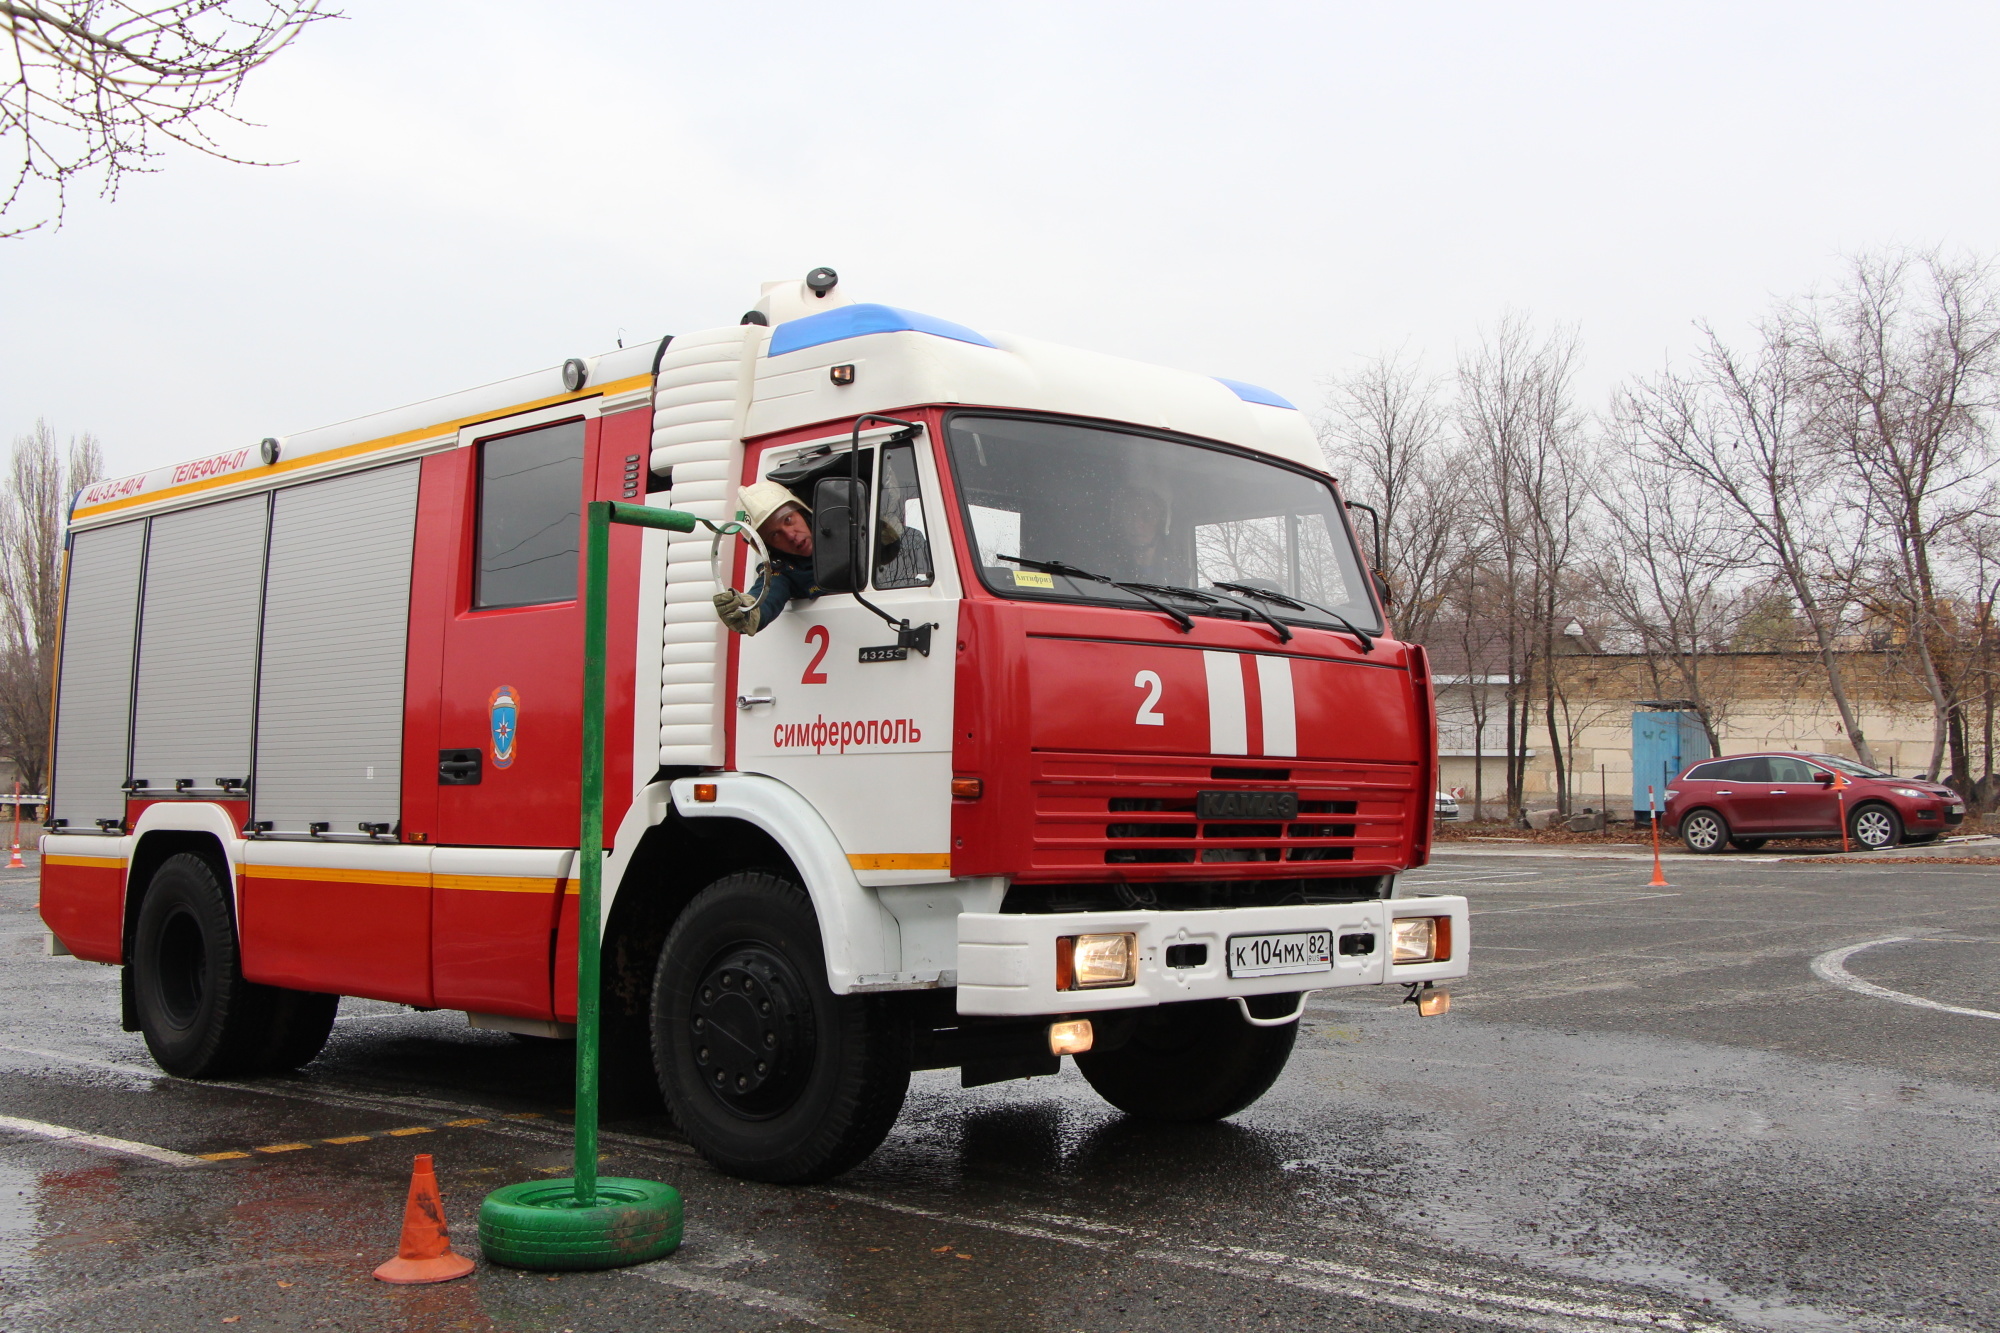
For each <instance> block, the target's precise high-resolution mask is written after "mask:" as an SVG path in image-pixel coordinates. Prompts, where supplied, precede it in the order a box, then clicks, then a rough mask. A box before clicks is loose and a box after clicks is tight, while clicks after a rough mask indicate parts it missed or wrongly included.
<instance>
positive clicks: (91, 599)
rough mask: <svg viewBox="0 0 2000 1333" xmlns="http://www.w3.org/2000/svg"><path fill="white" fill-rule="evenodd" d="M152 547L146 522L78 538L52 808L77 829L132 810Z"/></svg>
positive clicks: (66, 610)
mask: <svg viewBox="0 0 2000 1333" xmlns="http://www.w3.org/2000/svg"><path fill="white" fill-rule="evenodd" d="M145 549H146V525H145V523H144V522H143V521H140V522H134V523H124V524H120V525H119V526H118V527H115V528H97V529H95V530H93V531H90V532H79V533H77V534H76V535H75V536H74V537H73V538H72V539H71V541H70V555H69V587H68V590H67V596H66V599H65V602H64V606H63V628H62V680H61V683H60V686H59V688H58V690H57V693H56V768H55V773H54V775H53V779H52V780H53V781H54V783H55V792H54V796H53V806H52V809H51V810H50V813H51V814H52V815H53V816H54V817H55V818H57V819H63V820H67V821H68V822H69V826H70V827H71V828H74V829H88V828H91V827H93V826H94V825H95V824H96V822H97V821H98V820H100V819H121V820H122V819H123V818H124V817H125V792H124V783H125V778H126V772H125V759H126V755H127V754H128V753H129V750H130V746H131V728H132V639H133V636H134V635H135V634H136V633H137V632H138V628H139V574H140V562H141V559H142V558H143V556H144V553H145Z"/></svg>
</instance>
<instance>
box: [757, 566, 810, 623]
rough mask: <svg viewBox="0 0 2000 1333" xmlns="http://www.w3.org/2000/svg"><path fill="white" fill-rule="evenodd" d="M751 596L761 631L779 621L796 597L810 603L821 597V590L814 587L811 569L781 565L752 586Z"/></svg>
mask: <svg viewBox="0 0 2000 1333" xmlns="http://www.w3.org/2000/svg"><path fill="white" fill-rule="evenodd" d="M750 596H751V597H752V598H754V599H755V600H756V602H757V626H758V628H760V629H761V628H763V627H764V626H765V625H768V624H770V623H771V622H772V621H773V620H775V619H777V617H778V614H779V613H780V612H782V611H783V610H784V609H785V607H786V606H787V605H789V604H790V602H791V600H792V599H793V598H794V597H796V598H799V599H800V600H802V601H809V600H811V599H812V598H814V597H817V596H819V589H818V588H815V587H814V586H813V582H812V569H811V568H810V567H807V568H799V567H796V566H790V565H780V566H778V568H776V569H774V570H771V571H769V572H767V573H765V574H763V575H761V576H759V578H758V579H757V581H756V582H755V583H753V584H752V585H750Z"/></svg>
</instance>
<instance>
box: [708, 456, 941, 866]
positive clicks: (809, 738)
mask: <svg viewBox="0 0 2000 1333" xmlns="http://www.w3.org/2000/svg"><path fill="white" fill-rule="evenodd" d="M818 447H819V448H821V449H824V447H825V446H824V445H821V446H818ZM863 448H864V450H866V452H867V454H868V458H867V459H866V460H865V462H864V464H863V468H864V473H865V475H866V476H867V477H869V478H870V481H869V482H864V485H865V486H866V488H867V491H868V498H867V503H866V505H865V506H858V508H860V509H861V510H862V512H865V513H868V514H869V515H870V516H871V518H872V521H871V522H869V524H868V525H867V528H866V531H867V533H868V534H869V538H868V541H867V544H866V549H867V552H868V556H867V560H866V565H867V569H868V574H869V587H868V591H867V593H866V594H865V595H866V597H867V599H868V600H869V601H870V602H873V603H874V604H875V605H877V606H879V607H881V608H882V610H883V611H885V612H887V613H889V614H890V615H893V616H895V617H897V618H898V619H901V618H905V617H907V618H908V619H909V621H910V622H911V624H912V625H926V624H928V625H932V626H934V627H935V628H933V629H932V630H931V642H930V653H929V654H928V655H925V654H923V653H921V652H919V651H918V650H916V649H914V648H912V649H907V650H898V649H897V647H896V639H897V634H896V629H895V627H894V626H892V625H890V624H888V623H886V622H885V621H884V620H883V619H882V617H881V616H878V615H876V614H875V612H873V611H871V610H869V609H868V608H867V607H866V606H864V605H862V604H861V602H860V600H859V599H857V598H856V597H855V596H854V595H853V594H850V593H836V594H829V595H826V596H823V597H820V598H818V599H816V600H813V601H805V602H801V601H794V602H793V603H792V604H791V605H790V606H789V607H787V608H786V610H785V611H784V612H783V613H782V614H780V615H779V616H777V617H776V618H775V619H774V620H773V621H772V622H771V623H770V624H768V625H766V626H764V627H763V629H762V630H761V631H760V632H759V633H757V634H756V635H755V636H753V637H750V638H747V639H743V640H742V641H741V643H740V646H739V648H738V652H737V658H736V677H735V679H736V695H737V708H736V710H735V728H734V732H733V739H734V765H735V767H737V768H739V769H742V770H744V771H748V772H755V773H764V774H768V775H769V776H771V777H774V778H777V779H778V780H780V781H782V782H784V783H786V784H788V785H790V786H791V787H792V788H794V789H795V790H797V791H798V792H799V793H800V794H802V795H803V796H805V797H806V799H807V800H809V801H811V802H812V804H813V806H814V807H815V808H816V809H817V810H819V811H820V812H821V814H822V815H824V816H825V817H826V819H827V822H828V824H829V825H831V827H832V829H833V832H834V835H835V837H836V838H838V839H839V841H840V843H841V846H842V848H843V849H844V850H845V851H846V853H847V858H848V862H849V864H850V865H852V866H853V867H854V869H855V871H856V873H857V874H858V875H859V876H860V878H861V881H862V882H863V883H864V884H896V883H922V882H926V881H934V880H940V879H945V878H948V877H949V876H950V874H951V847H950V840H951V725H952V719H951V708H952V686H953V680H954V664H955V659H956V652H955V649H956V643H957V639H956V635H957V628H958V617H957V610H958V581H957V574H956V571H955V568H954V566H953V563H952V558H951V552H950V546H949V543H950V537H949V535H948V528H947V525H946V523H945V522H944V520H943V511H942V508H941V505H940V502H939V498H938V497H939V490H938V483H937V471H936V466H935V462H934V460H933V458H932V457H931V451H930V447H929V443H928V440H927V439H926V438H924V437H921V436H920V437H919V438H917V439H915V440H901V441H891V442H889V443H886V444H879V443H878V444H872V445H871V444H866V443H864V445H863ZM802 452H804V450H803V448H802V447H799V446H793V447H790V448H783V449H769V450H765V451H762V452H761V454H760V456H758V457H756V458H754V459H752V460H750V461H749V463H748V464H747V468H748V470H749V471H750V478H751V479H761V478H763V477H765V476H768V475H769V474H770V473H771V472H772V471H773V470H776V469H780V468H783V467H784V466H785V465H786V464H788V463H796V461H797V459H798V456H799V455H800V454H801V453H802ZM842 456H844V455H842ZM800 498H801V499H802V500H804V501H805V502H806V503H808V504H810V503H811V502H812V498H813V497H811V496H801V497H800ZM884 520H890V521H889V522H887V523H885V522H884ZM743 577H744V579H745V581H746V582H747V581H748V579H749V575H748V573H747V572H746V573H745V574H744V576H743Z"/></svg>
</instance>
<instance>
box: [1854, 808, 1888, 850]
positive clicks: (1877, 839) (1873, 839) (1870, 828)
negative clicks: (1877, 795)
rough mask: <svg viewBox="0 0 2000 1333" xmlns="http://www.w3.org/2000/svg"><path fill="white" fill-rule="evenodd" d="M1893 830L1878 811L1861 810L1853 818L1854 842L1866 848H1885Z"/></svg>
mask: <svg viewBox="0 0 2000 1333" xmlns="http://www.w3.org/2000/svg"><path fill="white" fill-rule="evenodd" d="M1894 832H1895V829H1894V828H1893V827H1892V826H1891V825H1890V823H1889V816H1888V815H1886V814H1884V813H1883V812H1882V811H1880V810H1863V811H1862V812H1861V813H1860V814H1858V815H1856V816H1855V817H1854V840H1855V841H1856V842H1859V843H1861V844H1862V845H1863V846H1866V847H1887V846H1888V845H1889V839H1890V837H1891V836H1892V835H1893V834H1894Z"/></svg>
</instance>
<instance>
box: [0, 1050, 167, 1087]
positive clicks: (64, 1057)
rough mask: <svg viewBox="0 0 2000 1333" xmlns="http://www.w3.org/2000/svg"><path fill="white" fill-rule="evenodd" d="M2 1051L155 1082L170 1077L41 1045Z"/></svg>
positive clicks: (139, 1066)
mask: <svg viewBox="0 0 2000 1333" xmlns="http://www.w3.org/2000/svg"><path fill="white" fill-rule="evenodd" d="M0 1051H5V1052H6V1053H7V1054H9V1055H33V1056H37V1057H39V1058H41V1059H43V1060H54V1061H56V1062H57V1063H58V1064H66V1065H82V1066H84V1067H85V1068H87V1069H108V1070H110V1071H111V1072H113V1073H115V1074H125V1075H128V1076H130V1077H132V1078H143V1079H149V1080H151V1081H152V1082H155V1083H157V1082H159V1081H160V1080H161V1079H163V1078H167V1077H169V1075H167V1074H165V1073H163V1072H161V1071H160V1070H158V1069H148V1068H146V1067H145V1066H144V1065H126V1064H119V1063H118V1062H117V1061H115V1060H93V1059H91V1058H90V1057H89V1056H87V1055H71V1054H70V1053H69V1052H68V1051H45V1050H43V1049H42V1048H41V1047H39V1046H0Z"/></svg>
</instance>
